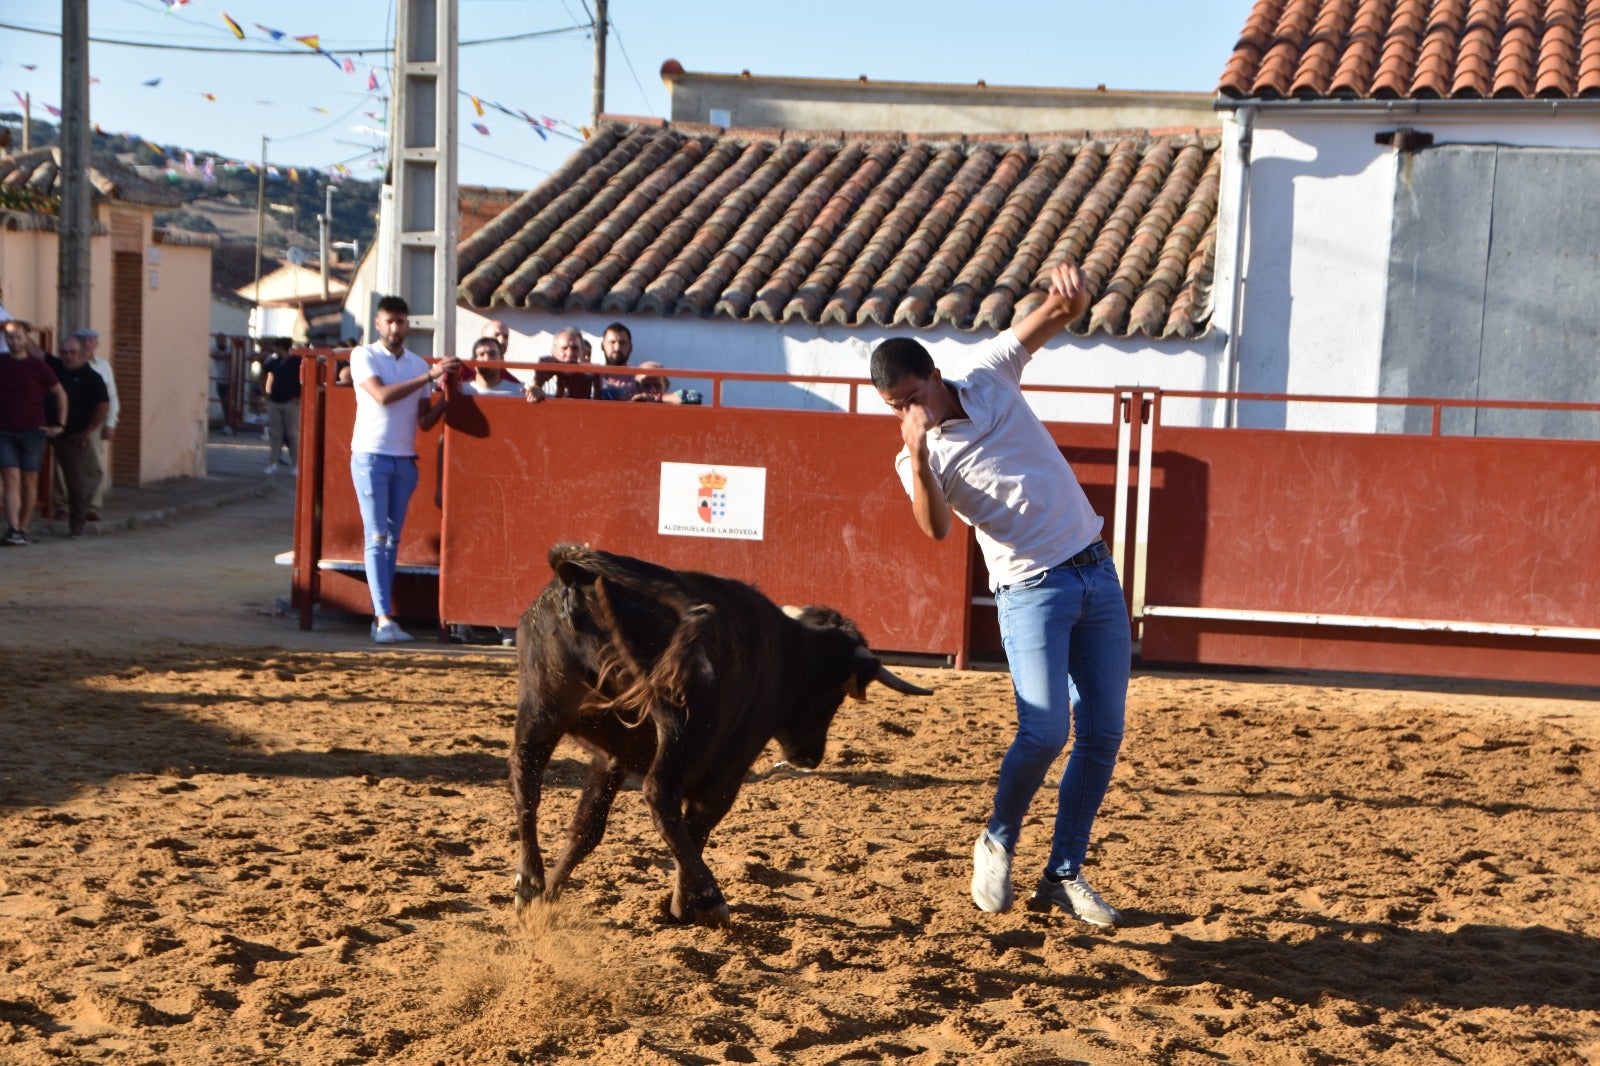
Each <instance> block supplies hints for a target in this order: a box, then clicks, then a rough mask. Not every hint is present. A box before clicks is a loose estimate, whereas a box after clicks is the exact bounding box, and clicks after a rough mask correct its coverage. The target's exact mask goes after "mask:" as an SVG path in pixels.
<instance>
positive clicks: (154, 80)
mask: <svg viewBox="0 0 1600 1066" xmlns="http://www.w3.org/2000/svg"><path fill="white" fill-rule="evenodd" d="M139 84H140V85H148V86H149V87H150V88H152V89H154V88H155V87H156V86H157V85H160V84H161V79H160V78H151V79H150V80H149V81H141V82H140V83H139Z"/></svg>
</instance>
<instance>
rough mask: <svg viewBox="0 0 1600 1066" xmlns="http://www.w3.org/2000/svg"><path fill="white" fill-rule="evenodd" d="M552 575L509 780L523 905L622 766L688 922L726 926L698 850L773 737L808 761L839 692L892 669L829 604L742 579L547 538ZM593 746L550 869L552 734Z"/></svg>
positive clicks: (527, 648) (593, 837) (538, 608)
mask: <svg viewBox="0 0 1600 1066" xmlns="http://www.w3.org/2000/svg"><path fill="white" fill-rule="evenodd" d="M550 566H551V568H552V569H553V570H555V577H554V578H553V579H552V580H551V582H550V584H549V585H547V586H546V587H545V589H544V591H543V592H541V593H540V594H539V598H538V599H537V600H535V601H534V603H533V606H532V607H530V608H528V611H527V613H526V614H525V615H523V618H522V623H521V625H520V626H519V628H518V630H517V647H518V655H519V658H520V676H519V679H518V702H517V725H516V744H515V747H514V748H513V750H512V753H511V792H512V796H513V798H514V799H515V802H516V808H517V835H518V839H519V840H520V842H521V854H520V859H519V863H518V869H517V882H516V898H517V909H518V911H519V912H520V911H522V910H523V908H525V907H526V906H527V905H528V904H529V903H530V902H531V901H532V900H534V899H536V898H539V897H543V898H545V899H551V898H553V897H554V896H555V895H556V894H557V893H558V892H559V891H560V890H561V886H562V885H563V884H565V883H566V880H567V878H568V876H569V875H570V874H571V873H572V869H573V867H575V866H576V865H577V864H578V863H579V862H580V861H582V859H583V858H584V856H586V855H588V854H589V852H591V851H593V850H594V848H595V845H597V844H598V843H599V842H600V838H601V836H602V835H603V834H604V833H605V826H606V817H607V815H608V814H609V813H610V810H611V801H612V800H613V798H615V796H616V794H617V790H618V788H619V787H620V786H621V785H622V783H623V780H624V779H625V778H626V777H627V775H628V774H630V773H634V774H639V775H642V777H643V779H644V789H643V791H644V798H645V802H646V803H647V804H649V807H650V813H651V816H652V817H653V818H654V820H655V824H656V828H657V829H658V830H659V831H660V833H661V836H662V838H663V839H664V840H665V841H666V843H667V847H668V849H670V850H671V852H672V857H673V859H674V860H675V862H676V864H677V883H676V886H675V888H674V890H673V894H672V899H671V903H670V907H671V911H672V914H673V915H674V916H675V917H676V918H678V919H680V920H682V921H700V922H706V923H714V924H722V923H725V922H726V921H727V920H728V906H727V903H726V902H725V901H724V900H723V897H722V891H721V889H720V888H718V886H717V881H716V878H715V877H713V876H712V873H711V870H710V869H709V868H708V867H707V866H706V864H705V862H704V860H703V859H702V858H701V851H702V850H703V849H704V848H705V845H706V840H707V838H709V837H710V835H711V830H712V829H713V828H714V827H715V826H716V825H717V823H718V822H720V821H721V820H722V817H723V815H725V814H727V812H728V809H729V808H730V807H731V806H732V805H733V800H734V797H735V796H736V795H737V794H738V792H739V786H740V784H742V783H743V781H744V777H745V773H746V772H747V771H748V770H749V769H750V765H751V763H753V762H754V761H755V759H756V757H757V756H758V755H760V753H761V750H762V749H763V748H764V747H766V744H767V742H768V741H769V740H773V739H776V740H777V742H778V746H779V748H780V749H781V751H782V753H783V757H784V758H785V759H787V760H788V761H789V762H791V763H793V764H794V765H796V766H800V767H805V768H810V767H814V766H816V765H817V764H818V763H820V762H821V761H822V755H823V750H824V748H825V746H826V744H827V735H828V727H829V725H830V724H831V723H832V722H833V716H834V714H835V712H837V711H838V709H839V705H840V704H841V703H842V702H843V701H844V698H845V697H846V696H847V695H848V696H854V697H856V698H857V699H861V698H864V695H863V694H864V692H865V690H866V688H867V686H868V685H869V684H871V683H872V682H873V681H879V682H882V683H883V684H885V685H888V686H889V687H890V688H892V689H894V690H895V691H897V692H903V693H907V694H911V695H919V696H926V695H930V694H931V692H930V690H928V689H924V688H918V687H917V686H915V685H911V684H908V683H907V682H905V681H902V680H900V679H899V678H897V677H895V676H894V675H893V674H891V673H890V672H889V671H888V670H887V669H885V668H884V666H883V664H882V663H880V662H879V661H878V659H877V658H876V657H875V656H874V655H873V654H872V653H871V652H870V651H869V650H868V649H867V643H866V641H865V640H864V639H863V638H862V636H861V634H860V632H859V631H858V630H857V629H856V627H855V626H854V625H853V624H852V623H851V622H850V621H849V619H847V618H845V617H844V616H843V615H841V614H839V613H838V612H837V611H834V610H832V609H830V608H826V607H806V608H800V609H793V608H781V609H780V608H779V607H777V606H776V605H774V604H773V603H772V601H771V600H769V599H767V598H766V597H765V596H763V595H762V594H761V593H759V592H757V591H756V590H755V589H753V588H751V587H750V586H749V585H745V584H742V583H740V582H738V581H732V580H729V579H727V578H722V577H715V576H713V575H710V574H701V573H694V572H679V571H675V570H668V569H666V568H665V567H661V566H656V565H654V564H652V563H647V562H642V561H640V560H638V559H631V558H628V557H627V556H621V555H612V554H610V553H608V552H603V551H595V550H592V549H589V548H584V547H580V546H578V545H573V544H558V545H556V546H554V547H552V548H551V549H550ZM563 736H572V737H574V738H576V739H577V740H579V741H580V742H581V743H582V744H583V745H584V746H585V747H587V748H589V749H590V750H591V751H593V752H594V754H595V758H594V761H593V763H592V764H591V766H590V768H589V775H588V779H587V780H586V782H585V784H584V788H583V794H582V796H581V797H580V798H579V800H578V806H577V810H576V811H575V812H574V814H573V818H572V825H571V827H570V829H569V830H568V833H567V846H566V850H565V851H564V852H562V855H561V858H560V859H559V860H558V861H557V862H556V865H555V868H554V869H553V870H552V871H551V873H550V876H549V878H548V880H547V879H546V877H545V871H544V860H543V858H542V857H541V855H540V853H539V844H538V839H537V832H538V821H539V794H540V787H541V782H542V778H543V776H544V770H545V766H546V765H547V764H548V763H549V761H550V756H551V753H552V752H553V751H554V750H555V747H556V743H557V742H558V741H559V740H560V739H561V738H562V737H563Z"/></svg>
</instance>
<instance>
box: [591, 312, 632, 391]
mask: <svg viewBox="0 0 1600 1066" xmlns="http://www.w3.org/2000/svg"><path fill="white" fill-rule="evenodd" d="M600 355H601V356H602V357H603V358H604V359H605V361H606V366H627V365H628V358H629V357H630V356H631V355H633V332H632V331H631V330H629V329H628V327H627V326H624V325H623V324H622V323H621V322H613V323H611V325H609V326H607V327H606V331H605V333H603V334H602V335H601V337H600ZM638 392H639V379H638V378H636V377H634V376H633V375H632V374H617V375H607V376H605V377H603V378H601V379H600V398H601V399H602V400H631V399H633V398H634V396H635V395H636V394H637V393H638Z"/></svg>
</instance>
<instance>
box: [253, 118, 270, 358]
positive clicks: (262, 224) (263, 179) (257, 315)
mask: <svg viewBox="0 0 1600 1066" xmlns="http://www.w3.org/2000/svg"><path fill="white" fill-rule="evenodd" d="M266 236H267V139H266V138H265V137H263V138H261V169H260V170H258V171H257V172H256V295H255V302H256V306H255V310H253V311H252V312H250V316H251V318H253V319H254V320H255V323H256V336H258V337H259V336H262V332H261V330H262V327H261V242H262V241H264V240H266Z"/></svg>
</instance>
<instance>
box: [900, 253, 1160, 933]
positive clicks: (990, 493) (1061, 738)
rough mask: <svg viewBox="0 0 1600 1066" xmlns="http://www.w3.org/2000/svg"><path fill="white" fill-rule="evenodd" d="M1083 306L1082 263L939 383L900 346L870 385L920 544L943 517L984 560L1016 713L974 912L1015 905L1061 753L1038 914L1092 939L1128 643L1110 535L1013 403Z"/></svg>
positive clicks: (938, 534) (919, 353) (1099, 907)
mask: <svg viewBox="0 0 1600 1066" xmlns="http://www.w3.org/2000/svg"><path fill="white" fill-rule="evenodd" d="M1088 304H1089V294H1088V292H1087V290H1086V289H1085V288H1084V281H1083V274H1082V273H1081V272H1080V271H1079V269H1078V267H1077V266H1076V264H1072V263H1062V264H1060V265H1058V266H1056V267H1055V268H1054V269H1053V270H1051V272H1050V275H1049V293H1048V295H1047V296H1046V298H1045V301H1044V303H1042V304H1041V305H1039V307H1038V308H1036V309H1035V310H1034V311H1033V312H1032V313H1031V314H1029V315H1028V316H1027V317H1026V318H1024V319H1023V320H1022V322H1020V323H1019V324H1017V325H1016V326H1014V327H1013V328H1011V329H1008V330H1006V331H1005V332H1003V333H1001V334H1000V336H999V337H997V338H995V339H994V340H993V341H991V342H989V344H987V345H986V346H985V348H984V349H983V351H982V353H981V355H980V357H979V359H978V362H977V365H976V367H975V368H974V369H973V370H972V371H971V372H970V373H969V374H968V375H967V376H966V377H964V378H959V379H957V378H951V379H946V378H945V377H943V376H942V375H941V374H940V372H939V370H938V368H936V367H935V366H934V364H933V358H932V356H930V355H929V354H928V351H927V349H925V348H923V346H922V345H921V344H919V343H917V342H916V341H914V340H911V339H909V338H903V337H896V338H893V339H891V340H887V341H884V342H883V343H882V344H880V345H878V347H877V348H876V349H875V350H874V351H873V353H872V383H873V385H874V387H876V388H877V390H878V394H879V395H880V396H882V397H883V400H884V402H885V403H887V404H888V405H889V406H890V408H892V409H893V410H894V412H895V414H897V415H898V416H899V418H900V434H901V438H902V440H903V441H904V447H902V448H901V449H900V454H899V455H898V456H897V457H896V459H895V468H896V470H897V471H898V472H899V474H900V478H901V481H902V482H903V483H904V484H905V488H906V493H907V495H909V496H910V498H911V513H912V516H913V517H914V518H915V519H916V522H917V525H918V526H920V527H921V529H922V531H923V532H924V533H926V534H927V535H928V536H930V537H933V538H934V539H936V540H942V539H944V538H945V537H946V536H948V535H949V533H950V529H951V524H952V523H951V516H952V515H954V516H955V517H956V518H959V519H961V520H962V521H963V522H965V523H967V524H968V525H970V526H972V527H973V529H974V531H975V532H976V534H977V539H978V544H979V546H980V547H981V548H982V549H983V557H984V562H985V563H986V564H987V566H988V570H989V585H990V587H991V588H992V589H993V590H994V595H995V604H996V606H997V608H998V611H999V616H1000V634H1001V638H1002V641H1003V643H1004V646H1005V652H1006V660H1007V662H1008V663H1009V664H1010V667H1011V677H1012V687H1013V689H1014V691H1015V695H1016V701H1017V732H1016V736H1015V738H1014V739H1013V740H1012V742H1011V746H1010V748H1009V749H1008V750H1007V751H1006V754H1005V757H1004V759H1003V760H1002V761H1001V763H1000V780H999V784H998V785H997V787H996V789H995V797H994V810H993V813H992V815H991V816H990V818H989V824H988V825H987V826H986V827H985V828H984V830H983V832H981V833H979V834H978V839H977V842H976V844H975V845H974V847H973V867H974V868H973V875H972V898H973V901H974V902H976V903H977V905H978V906H979V907H980V908H981V909H983V910H985V911H990V912H999V911H1004V910H1008V909H1009V908H1010V907H1011V905H1012V903H1013V902H1014V900H1015V895H1014V892H1013V890H1012V884H1011V863H1012V859H1013V856H1014V855H1015V852H1016V846H1017V841H1018V838H1019V836H1020V835H1021V829H1022V819H1023V817H1024V816H1025V815H1026V814H1027V810H1028V805H1029V803H1030V802H1031V801H1032V799H1033V796H1034V793H1035V792H1037V791H1038V789H1039V786H1040V784H1042V783H1043V781H1044V775H1045V773H1046V772H1047V771H1048V770H1049V768H1050V764H1051V763H1052V762H1054V761H1055V758H1056V756H1057V755H1059V754H1060V752H1061V749H1062V748H1063V747H1065V746H1066V742H1067V738H1068V736H1069V734H1070V735H1073V737H1074V739H1073V744H1072V751H1071V754H1070V755H1068V757H1067V765H1066V770H1065V771H1064V772H1063V773H1062V776H1061V784H1060V790H1059V797H1058V800H1057V807H1056V821H1055V831H1054V833H1053V835H1052V837H1051V844H1050V856H1049V859H1048V860H1047V861H1046V863H1045V866H1044V871H1043V873H1042V875H1041V877H1040V879H1039V884H1038V887H1037V889H1036V890H1035V891H1034V895H1033V901H1034V903H1035V905H1038V906H1046V907H1048V906H1057V907H1060V908H1062V909H1063V910H1065V911H1067V912H1069V913H1071V914H1075V915H1077V916H1078V917H1079V918H1081V919H1083V920H1084V921H1086V922H1090V923H1092V924H1094V925H1101V926H1110V925H1115V924H1116V923H1117V922H1118V921H1119V920H1120V918H1121V915H1120V914H1118V912H1117V910H1116V909H1115V908H1114V907H1112V906H1111V905H1110V904H1108V903H1106V902H1105V901H1104V900H1103V899H1101V898H1100V895H1099V893H1097V892H1096V891H1095V890H1094V889H1093V888H1091V887H1090V886H1089V883H1088V882H1087V881H1086V880H1085V879H1084V877H1083V863H1084V859H1085V857H1086V855H1087V852H1088V848H1089V835H1090V831H1091V830H1092V829H1093V826H1094V819H1095V815H1096V814H1097V813H1098V812H1099V810H1100V804H1101V801H1102V800H1104V798H1105V794H1106V790H1107V788H1108V787H1109V786H1110V783H1111V774H1112V770H1113V769H1114V768H1115V766H1116V760H1117V752H1118V750H1119V748H1120V747H1121V744H1122V732H1123V719H1124V711H1125V707H1126V704H1127V693H1128V671H1129V662H1130V658H1131V655H1132V634H1131V630H1130V627H1129V624H1128V612H1127V607H1126V605H1125V604H1124V602H1123V598H1122V587H1121V585H1120V583H1119V582H1118V579H1117V571H1116V567H1115V565H1114V564H1113V563H1112V562H1111V553H1110V550H1109V549H1108V548H1107V547H1106V544H1105V541H1103V540H1102V539H1101V538H1100V529H1101V526H1102V525H1103V521H1102V519H1101V518H1100V516H1098V515H1096V514H1095V513H1094V510H1093V508H1091V507H1090V506H1089V501H1088V499H1087V498H1086V497H1085V496H1084V493H1083V488H1082V486H1081V485H1079V484H1078V479H1077V476H1076V475H1075V474H1074V473H1073V472H1072V467H1071V466H1069V465H1068V463H1067V461H1066V459H1065V458H1064V457H1063V456H1062V454H1061V451H1060V449H1058V448H1057V447H1056V444H1055V442H1054V440H1052V439H1051V436H1050V432H1049V430H1047V429H1046V428H1045V426H1044V424H1043V423H1042V422H1040V420H1039V418H1038V416H1037V415H1035V414H1034V413H1033V411H1032V409H1031V408H1030V407H1029V406H1028V403H1027V400H1026V399H1024V397H1023V395H1022V371H1023V368H1024V367H1026V366H1027V365H1028V362H1029V361H1030V360H1031V359H1032V358H1033V354H1034V353H1035V352H1037V351H1038V350H1039V349H1040V348H1041V347H1042V346H1043V345H1044V344H1045V343H1046V342H1048V341H1049V340H1050V339H1051V338H1052V337H1054V336H1055V335H1056V334H1057V333H1059V332H1061V330H1062V329H1064V328H1065V327H1066V325H1067V324H1068V323H1069V322H1071V321H1072V320H1073V319H1074V318H1077V317H1078V316H1079V315H1080V314H1082V313H1083V311H1084V310H1085V308H1087V307H1088Z"/></svg>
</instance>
